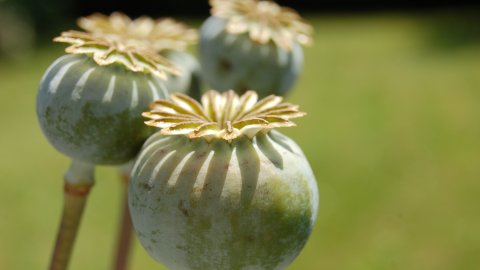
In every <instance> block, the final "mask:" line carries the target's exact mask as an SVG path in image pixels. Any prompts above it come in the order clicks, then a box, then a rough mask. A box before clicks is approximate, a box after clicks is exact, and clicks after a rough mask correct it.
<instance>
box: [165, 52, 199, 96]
mask: <svg viewBox="0 0 480 270" xmlns="http://www.w3.org/2000/svg"><path fill="white" fill-rule="evenodd" d="M162 55H163V56H165V58H167V59H168V60H170V62H172V63H173V64H174V65H175V66H176V67H177V68H178V69H179V71H180V75H173V74H172V75H169V76H168V80H167V81H166V82H165V87H166V88H167V89H169V91H170V93H176V92H178V93H184V94H187V95H189V96H191V97H195V98H199V97H200V92H201V83H202V82H201V75H200V64H199V63H198V60H197V59H196V58H195V57H194V56H193V55H192V54H190V53H187V52H182V51H175V50H166V51H164V52H162Z"/></svg>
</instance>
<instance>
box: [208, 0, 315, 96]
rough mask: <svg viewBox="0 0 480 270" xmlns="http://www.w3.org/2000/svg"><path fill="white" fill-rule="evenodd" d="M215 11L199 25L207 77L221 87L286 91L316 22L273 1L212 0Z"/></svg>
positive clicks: (212, 85) (301, 61)
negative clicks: (309, 21) (309, 20)
mask: <svg viewBox="0 0 480 270" xmlns="http://www.w3.org/2000/svg"><path fill="white" fill-rule="evenodd" d="M210 4H211V5H212V10H211V13H212V16H211V17H209V18H208V19H207V20H206V21H205V22H204V23H203V25H202V27H201V29H200V42H199V58H200V63H201V65H202V71H203V76H204V79H205V80H206V82H207V83H208V84H209V85H210V86H211V87H212V88H215V89H217V90H220V91H226V90H228V89H235V90H236V91H239V92H242V93H243V92H245V91H246V90H247V89H255V90H256V91H257V92H258V93H259V95H260V96H262V97H265V96H267V95H269V94H275V95H285V94H286V93H287V92H288V91H289V90H290V89H291V88H292V86H293V84H294V82H295V81H296V80H297V78H298V76H299V74H300V71H301V69H302V66H303V49H302V46H301V45H309V44H311V43H312V39H311V33H312V31H313V29H312V27H311V26H310V25H308V24H306V23H305V22H304V21H303V20H302V18H301V17H300V16H299V15H298V14H297V13H296V12H295V11H294V10H291V9H287V8H284V7H280V6H278V5H277V4H275V3H274V2H271V1H257V0H233V1H225V0H210Z"/></svg>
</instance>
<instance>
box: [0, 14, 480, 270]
mask: <svg viewBox="0 0 480 270" xmlns="http://www.w3.org/2000/svg"><path fill="white" fill-rule="evenodd" d="M310 19H311V22H312V23H313V24H314V25H315V28H316V32H317V33H316V37H315V38H316V44H315V46H314V47H313V48H309V49H306V51H305V61H306V64H305V67H304V73H303V74H302V76H301V78H300V80H299V82H298V84H297V85H296V87H295V90H294V92H293V93H292V94H291V95H290V96H289V97H288V100H289V101H291V102H295V103H297V104H300V105H301V109H302V110H304V111H306V112H308V116H307V117H305V118H303V119H299V120H298V121H296V122H297V123H298V127H297V128H292V129H288V130H284V132H285V133H286V134H288V135H289V136H291V137H292V138H293V139H295V140H296V141H297V142H298V143H299V144H300V145H301V147H302V148H303V149H304V151H305V154H306V155H307V157H308V158H309V160H310V162H311V165H312V167H313V169H314V172H315V175H316V177H317V180H318V183H319V187H320V194H321V202H320V211H319V219H318V222H317V225H316V227H315V230H314V232H313V234H312V236H311V238H310V240H309V242H308V244H307V246H306V247H305V249H304V250H303V252H302V253H301V255H300V256H299V257H298V258H297V260H296V261H295V262H294V263H293V265H292V266H291V267H290V268H289V269H301V270H320V269H321V270H324V269H325V270H327V269H328V270H330V269H332V270H334V269H338V270H363V269H365V270H367V269H368V270H377V269H378V270H380V269H409V270H417V269H418V270H426V269H432V270H433V269H435V270H443V269H449V270H450V269H451V270H457V269H462V270H463V269H471V270H473V269H479V267H480V257H479V256H478V254H480V230H479V229H478V228H480V215H479V213H480V212H479V205H480V196H479V191H480V181H479V180H480V140H479V139H480V42H478V43H477V42H475V39H473V40H474V42H466V43H461V45H462V46H456V47H455V48H451V47H442V46H437V45H441V44H437V43H438V42H439V40H441V39H435V38H434V37H435V36H438V35H439V33H440V36H442V32H441V31H442V29H438V27H439V26H440V25H438V24H436V23H437V22H439V21H442V22H443V24H442V25H443V26H444V25H445V21H444V20H443V17H442V16H424V15H422V16H420V15H419V16H415V15H401V14H385V15H375V16H330V17H325V16H324V17H318V18H317V17H312V18H310ZM452 29H453V30H452ZM455 29H456V28H455V26H453V27H450V28H449V31H455ZM439 31H440V32H439ZM462 31H463V29H462ZM462 33H463V32H462ZM443 35H445V36H446V38H447V39H446V40H448V35H449V33H448V32H445V33H443ZM444 38H445V37H444ZM469 40H470V39H469ZM476 40H477V41H478V39H476ZM455 44H458V42H457V43H455ZM62 47H63V46H62V45H56V46H54V47H52V48H43V49H39V50H38V51H37V52H36V53H34V54H33V55H32V56H31V57H30V58H29V59H28V60H23V61H19V62H6V61H2V62H0V123H1V131H0V149H1V150H2V154H3V156H2V157H0V178H1V180H0V269H42V268H46V266H47V264H48V261H49V258H50V250H51V248H52V246H53V241H54V236H55V232H56V229H57V225H58V224H57V223H58V221H59V216H60V210H61V200H62V175H63V172H64V171H65V169H66V168H67V166H68V163H69V161H68V159H67V158H66V157H64V156H62V155H61V154H59V153H57V152H55V151H54V150H53V148H52V147H50V145H48V143H47V141H46V139H45V138H44V137H43V135H42V134H41V132H40V130H39V127H38V125H37V122H36V117H35V96H36V88H37V84H38V82H39V80H40V78H41V76H42V74H43V72H44V70H45V69H46V68H47V66H48V65H49V64H50V63H51V62H52V61H53V60H54V59H55V58H56V57H58V56H59V55H61V54H62V49H63V48H62ZM96 177H97V184H96V187H95V189H94V190H93V192H92V193H91V197H90V201H89V204H88V206H87V209H86V212H85V216H84V220H83V223H82V226H81V231H80V238H79V239H78V241H77V245H76V249H75V253H74V256H73V259H72V262H71V269H72V270H75V269H108V268H109V266H110V263H111V257H112V255H113V245H114V243H115V239H114V236H115V235H116V223H117V222H118V219H119V211H118V210H119V209H118V208H119V204H120V201H121V196H120V194H121V187H120V184H119V181H118V179H117V175H116V171H115V170H114V169H112V168H108V167H100V168H99V169H98V170H97V175H96ZM134 251H135V252H134V255H133V260H132V269H162V268H161V267H159V266H158V265H157V264H156V263H155V262H153V261H152V260H151V259H150V258H149V257H148V256H147V255H146V253H145V252H144V251H143V249H142V248H141V247H140V246H139V245H138V243H136V244H135V247H134Z"/></svg>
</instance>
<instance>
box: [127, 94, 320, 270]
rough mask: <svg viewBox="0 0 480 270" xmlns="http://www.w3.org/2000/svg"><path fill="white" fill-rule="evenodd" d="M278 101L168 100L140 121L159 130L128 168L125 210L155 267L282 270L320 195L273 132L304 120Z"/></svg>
mask: <svg viewBox="0 0 480 270" xmlns="http://www.w3.org/2000/svg"><path fill="white" fill-rule="evenodd" d="M281 100H282V98H281V97H278V96H268V97H266V98H264V99H262V100H260V101H257V94H256V93H255V92H253V91H247V92H246V93H245V94H244V95H242V96H240V97H239V96H238V95H237V94H235V93H234V92H233V91H228V92H224V93H223V94H220V93H218V92H215V91H209V92H207V93H205V94H204V95H203V96H202V99H201V101H202V104H200V103H198V102H196V101H195V100H193V99H191V98H189V97H188V96H185V95H181V94H174V95H172V96H171V99H170V101H168V100H159V101H156V102H154V103H153V104H152V105H151V111H150V112H146V113H144V114H143V115H144V116H145V117H147V118H149V119H150V120H149V121H147V122H146V124H148V125H151V126H155V127H159V128H161V129H162V130H161V131H160V132H158V133H156V134H154V135H152V137H150V138H149V139H148V140H147V142H146V143H145V144H144V146H143V148H142V151H141V152H140V154H139V157H138V159H137V161H136V163H135V165H134V168H133V170H132V174H131V181H130V187H129V205H130V212H131V215H132V221H133V224H134V228H135V230H136V232H137V235H138V236H139V239H140V242H141V243H142V245H143V246H144V247H145V249H146V250H147V251H148V253H149V254H150V255H151V256H152V257H153V258H154V259H156V260H157V261H159V262H161V263H163V264H165V265H166V266H167V267H168V268H169V269H186V270H193V269H198V270H203V269H212V270H215V269H284V268H286V267H287V266H288V265H289V264H290V263H291V262H292V261H293V260H294V259H295V257H296V256H297V255H298V254H299V252H300V251H301V249H302V248H303V246H304V245H305V243H306V241H307V239H308V237H309V235H310V233H311V231H312V227H313V225H314V222H315V219H316V216H317V208H318V190H317V185H316V180H315V177H314V175H313V172H312V170H311V168H310V165H309V163H308V161H307V159H306V158H305V156H304V154H303V152H302V150H301V149H300V148H299V146H298V145H297V144H296V143H295V142H294V141H293V140H292V139H290V138H288V137H287V136H285V135H283V134H281V133H280V132H278V131H275V130H272V129H274V128H278V127H290V126H294V123H293V122H291V121H290V120H289V119H291V118H295V117H300V116H303V115H304V113H303V112H300V111H298V106H296V105H292V104H288V103H280V102H281Z"/></svg>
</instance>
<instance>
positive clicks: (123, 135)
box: [37, 24, 177, 164]
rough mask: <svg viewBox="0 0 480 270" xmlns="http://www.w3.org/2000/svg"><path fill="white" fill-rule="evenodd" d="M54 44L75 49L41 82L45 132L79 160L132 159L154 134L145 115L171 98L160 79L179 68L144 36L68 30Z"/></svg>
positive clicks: (110, 161) (39, 101) (40, 116)
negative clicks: (156, 103) (157, 101)
mask: <svg viewBox="0 0 480 270" xmlns="http://www.w3.org/2000/svg"><path fill="white" fill-rule="evenodd" d="M114 26H118V25H117V24H115V25H113V24H112V25H111V27H114ZM131 27H132V26H131ZM132 31H133V30H132ZM55 41H58V42H66V43H69V44H71V46H70V47H68V48H67V49H66V51H67V53H69V54H67V55H65V56H62V57H60V58H59V59H57V60H56V61H55V62H54V63H53V64H52V65H51V66H50V67H49V68H48V70H47V71H46V72H45V75H44V76H43V78H42V80H41V82H40V86H39V91H38V95H37V117H38V121H39V123H40V126H41V128H42V131H43V133H44V134H45V136H46V137H47V139H48V140H49V142H50V143H51V144H52V145H53V146H54V147H55V148H56V149H57V150H58V151H60V152H62V153H64V154H66V155H67V156H69V157H71V158H73V159H75V160H79V161H82V162H85V163H90V164H123V163H125V162H127V161H129V160H131V159H132V158H133V157H134V156H135V155H136V154H137V153H138V151H139V149H140V147H141V145H142V143H143V142H144V141H145V139H146V138H147V137H148V136H149V135H150V134H151V133H152V129H150V128H148V127H146V126H145V125H143V124H142V120H141V112H142V111H144V110H145V109H146V108H147V107H148V104H149V102H151V101H153V100H155V99H159V98H165V97H167V96H168V92H167V90H166V89H165V85H164V83H163V82H162V81H161V80H160V79H159V78H163V79H166V78H167V76H168V75H169V74H176V73H177V70H176V69H175V67H174V66H173V64H172V63H170V62H169V61H168V60H167V59H165V58H164V57H162V56H160V55H159V54H157V52H156V50H154V49H152V48H150V47H149V45H148V44H149V43H148V42H147V41H145V38H135V37H132V36H130V35H128V33H116V32H112V33H110V34H107V33H106V32H105V31H103V32H95V31H91V32H80V31H67V32H63V33H62V35H61V36H60V37H58V38H56V39H55Z"/></svg>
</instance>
